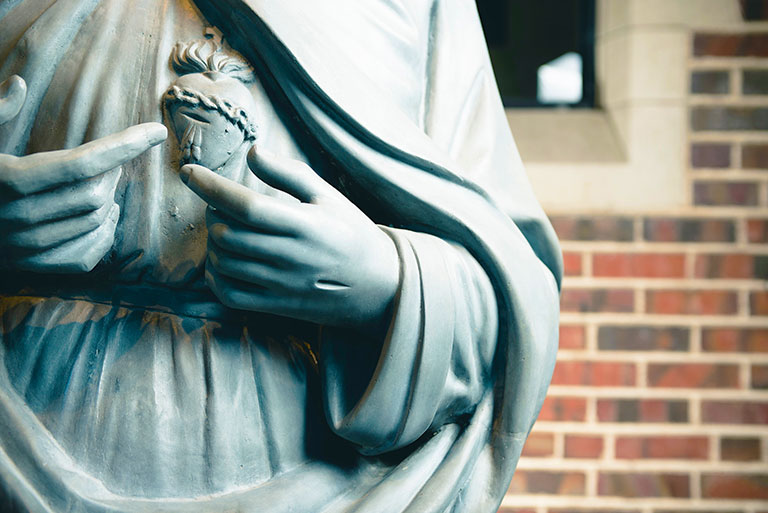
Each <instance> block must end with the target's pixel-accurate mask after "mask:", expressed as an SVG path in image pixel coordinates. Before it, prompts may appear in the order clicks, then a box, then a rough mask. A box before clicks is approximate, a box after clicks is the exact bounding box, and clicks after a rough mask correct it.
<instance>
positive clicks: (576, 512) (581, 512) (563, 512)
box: [547, 507, 640, 513]
mask: <svg viewBox="0 0 768 513" xmlns="http://www.w3.org/2000/svg"><path fill="white" fill-rule="evenodd" d="M547 513H640V510H639V509H616V508H609V509H605V508H600V507H597V508H549V509H548V510H547Z"/></svg>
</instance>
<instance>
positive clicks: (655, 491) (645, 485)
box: [597, 472, 691, 498]
mask: <svg viewBox="0 0 768 513" xmlns="http://www.w3.org/2000/svg"><path fill="white" fill-rule="evenodd" d="M597 493H598V495H609V496H619V497H638V498H640V497H674V498H686V497H690V496H691V489H690V477H689V476H688V474H671V473H670V474H667V473H659V474H654V473H650V472H600V474H599V475H598V478H597Z"/></svg>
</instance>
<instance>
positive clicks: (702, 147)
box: [691, 72, 731, 168]
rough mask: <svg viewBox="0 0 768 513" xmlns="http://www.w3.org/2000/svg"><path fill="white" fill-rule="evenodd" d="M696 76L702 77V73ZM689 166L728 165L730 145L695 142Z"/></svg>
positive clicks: (713, 166)
mask: <svg viewBox="0 0 768 513" xmlns="http://www.w3.org/2000/svg"><path fill="white" fill-rule="evenodd" d="M718 73H722V72H718ZM698 76H699V77H702V76H703V75H698ZM718 76H720V75H718ZM724 76H725V78H726V80H727V79H728V74H727V73H724ZM691 166H692V167H694V168H723V167H730V166H731V145H730V144H716V143H696V144H693V145H691Z"/></svg>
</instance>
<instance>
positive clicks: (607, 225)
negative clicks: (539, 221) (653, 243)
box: [550, 216, 634, 242]
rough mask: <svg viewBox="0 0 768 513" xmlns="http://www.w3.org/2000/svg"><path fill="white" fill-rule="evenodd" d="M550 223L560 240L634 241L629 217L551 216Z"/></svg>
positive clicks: (631, 222)
mask: <svg viewBox="0 0 768 513" xmlns="http://www.w3.org/2000/svg"><path fill="white" fill-rule="evenodd" d="M550 221H551V222H552V226H553V227H554V228H555V231H556V232H557V236H558V237H559V238H560V240H581V241H593V240H602V241H606V240H608V241H619V242H628V241H631V240H633V239H634V227H633V221H632V218H631V217H610V216H594V217H576V216H553V217H551V218H550Z"/></svg>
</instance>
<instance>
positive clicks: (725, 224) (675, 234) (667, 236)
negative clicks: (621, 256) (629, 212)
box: [643, 217, 736, 242]
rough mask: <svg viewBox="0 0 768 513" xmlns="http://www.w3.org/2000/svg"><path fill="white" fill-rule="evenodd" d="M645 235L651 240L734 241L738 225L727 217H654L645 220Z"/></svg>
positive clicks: (646, 238)
mask: <svg viewBox="0 0 768 513" xmlns="http://www.w3.org/2000/svg"><path fill="white" fill-rule="evenodd" d="M643 237H644V238H645V240H647V241H650V242H734V241H735V240H736V226H735V224H734V222H733V221H731V220H725V219H708V218H678V217H652V218H648V219H645V221H644V222H643Z"/></svg>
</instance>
